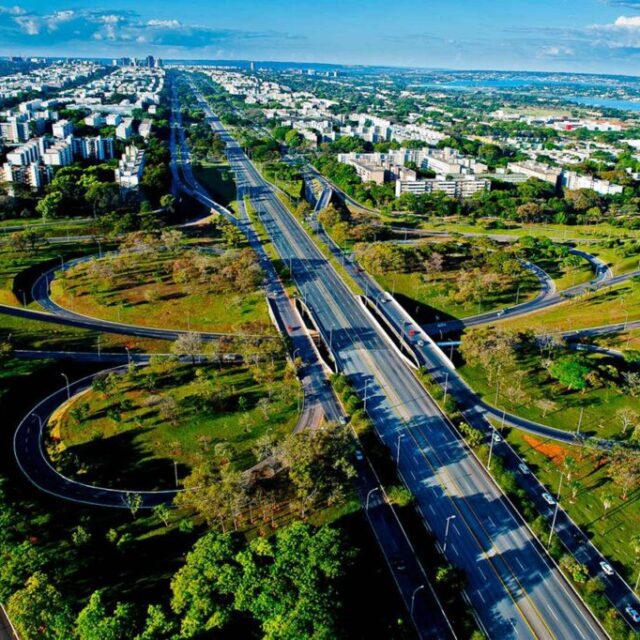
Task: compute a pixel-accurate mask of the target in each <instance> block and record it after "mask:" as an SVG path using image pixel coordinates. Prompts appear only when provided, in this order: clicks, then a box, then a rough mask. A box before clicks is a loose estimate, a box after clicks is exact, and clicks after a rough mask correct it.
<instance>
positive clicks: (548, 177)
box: [507, 160, 562, 186]
mask: <svg viewBox="0 0 640 640" xmlns="http://www.w3.org/2000/svg"><path fill="white" fill-rule="evenodd" d="M507 169H508V170H509V171H512V172H513V173H521V174H522V175H525V176H527V178H537V179H538V180H542V181H543V182H548V183H550V184H552V185H554V186H558V185H559V183H560V176H561V175H562V169H560V168H558V167H550V166H549V165H546V164H542V163H541V162H535V161H533V160H526V161H524V162H510V163H509V164H508V165H507Z"/></svg>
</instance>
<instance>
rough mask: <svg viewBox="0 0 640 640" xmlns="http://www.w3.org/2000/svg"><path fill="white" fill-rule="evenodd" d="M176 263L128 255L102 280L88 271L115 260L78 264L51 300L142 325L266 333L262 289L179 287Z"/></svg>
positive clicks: (59, 281)
mask: <svg viewBox="0 0 640 640" xmlns="http://www.w3.org/2000/svg"><path fill="white" fill-rule="evenodd" d="M182 255H184V254H182ZM180 259H181V255H180V254H178V255H177V256H176V255H175V254H169V253H159V254H152V255H146V254H145V255H137V256H132V257H131V264H130V265H127V266H126V267H125V268H124V271H118V272H117V275H116V276H115V277H110V278H105V279H103V280H101V281H96V277H95V275H93V273H92V269H93V268H96V263H98V265H97V266H98V267H99V268H105V269H108V268H109V266H110V265H111V264H114V262H116V261H118V260H120V258H119V257H108V258H103V259H102V260H93V261H92V262H91V263H81V264H79V265H77V266H75V267H73V268H71V269H69V270H68V271H66V272H65V273H64V275H63V277H58V278H56V279H55V280H54V281H53V283H52V286H51V293H52V298H53V300H55V301H56V302H57V303H58V304H60V305H61V306H63V307H65V308H68V309H71V310H73V311H76V312H78V313H82V314H85V315H88V316H91V317H96V318H102V319H105V320H111V321H117V322H125V323H129V324H136V325H141V326H148V327H163V328H167V329H169V328H172V329H183V330H194V331H211V332H235V331H238V330H239V329H241V328H242V327H243V326H251V327H253V328H254V330H259V331H261V332H268V331H269V330H270V328H271V323H270V320H269V316H268V309H267V303H266V300H265V297H264V292H263V291H262V289H259V288H258V289H254V290H252V291H249V292H247V293H239V292H235V291H232V292H228V293H214V292H212V291H211V290H210V287H209V286H208V284H207V282H200V281H196V280H194V279H190V280H189V281H188V282H185V283H182V284H178V283H176V282H175V280H174V278H173V277H172V271H171V269H172V264H174V261H179V260H180ZM212 260H215V258H212Z"/></svg>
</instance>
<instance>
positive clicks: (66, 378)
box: [60, 372, 71, 400]
mask: <svg viewBox="0 0 640 640" xmlns="http://www.w3.org/2000/svg"><path fill="white" fill-rule="evenodd" d="M60 375H61V376H62V377H63V378H64V380H65V382H66V384H67V400H71V389H70V388H69V378H68V377H67V374H66V373H62V372H60Z"/></svg>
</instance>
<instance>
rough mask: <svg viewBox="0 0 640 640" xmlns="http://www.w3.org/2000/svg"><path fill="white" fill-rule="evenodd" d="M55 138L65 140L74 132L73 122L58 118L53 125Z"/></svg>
mask: <svg viewBox="0 0 640 640" xmlns="http://www.w3.org/2000/svg"><path fill="white" fill-rule="evenodd" d="M51 130H52V132H53V137H54V138H59V139H61V140H64V139H65V138H68V137H69V136H70V135H71V134H72V133H73V123H72V122H69V121H68V120H58V122H54V123H53V125H52V126H51Z"/></svg>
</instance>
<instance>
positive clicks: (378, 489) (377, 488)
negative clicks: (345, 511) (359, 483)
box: [364, 486, 380, 511]
mask: <svg viewBox="0 0 640 640" xmlns="http://www.w3.org/2000/svg"><path fill="white" fill-rule="evenodd" d="M376 491H380V487H379V486H378V487H373V489H369V491H368V493H367V499H366V501H365V504H364V510H365V511H369V500H370V499H371V494H373V493H374V492H376Z"/></svg>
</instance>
